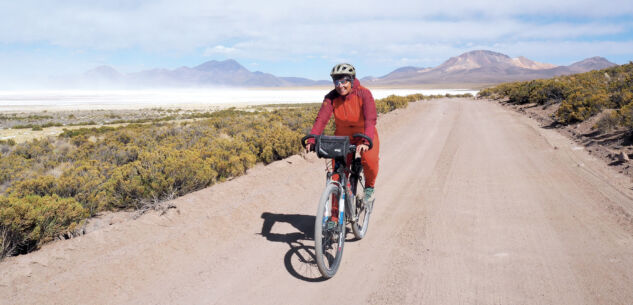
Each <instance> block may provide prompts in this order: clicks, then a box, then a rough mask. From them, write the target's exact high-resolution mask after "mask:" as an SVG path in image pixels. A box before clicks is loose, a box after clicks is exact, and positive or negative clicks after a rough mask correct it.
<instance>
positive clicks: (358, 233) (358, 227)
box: [352, 171, 373, 239]
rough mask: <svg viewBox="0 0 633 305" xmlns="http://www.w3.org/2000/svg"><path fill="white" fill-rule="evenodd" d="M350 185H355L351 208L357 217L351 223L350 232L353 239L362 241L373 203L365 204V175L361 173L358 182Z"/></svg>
mask: <svg viewBox="0 0 633 305" xmlns="http://www.w3.org/2000/svg"><path fill="white" fill-rule="evenodd" d="M352 183H356V194H355V195H356V196H354V197H355V198H356V199H355V201H356V202H354V205H353V207H352V208H354V209H356V210H355V211H356V213H355V215H356V217H357V219H356V221H353V222H352V232H354V237H356V238H358V239H362V238H363V237H365V234H367V228H368V227H369V216H370V215H371V208H372V205H373V202H365V174H363V172H362V171H361V172H360V174H359V179H358V181H352Z"/></svg>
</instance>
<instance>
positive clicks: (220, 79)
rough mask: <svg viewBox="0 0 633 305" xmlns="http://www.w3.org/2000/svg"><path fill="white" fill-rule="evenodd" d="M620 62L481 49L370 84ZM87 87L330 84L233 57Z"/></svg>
mask: <svg viewBox="0 0 633 305" xmlns="http://www.w3.org/2000/svg"><path fill="white" fill-rule="evenodd" d="M614 65H616V64H614V63H612V62H609V61H608V60H606V59H605V58H603V57H591V58H587V59H585V60H582V61H579V62H576V63H573V64H571V65H569V66H555V65H552V64H548V63H539V62H535V61H532V60H530V59H528V58H525V57H517V58H511V57H509V56H507V55H505V54H501V53H497V52H492V51H486V50H476V51H470V52H467V53H464V54H461V55H459V56H456V57H451V58H449V59H448V60H446V61H445V62H444V63H442V64H441V65H439V66H437V67H427V68H420V67H412V66H409V67H401V68H398V69H396V70H394V71H392V72H391V73H389V74H387V75H384V76H381V77H371V76H370V77H365V78H362V79H361V81H362V82H363V83H364V84H366V85H376V86H402V85H409V86H411V85H425V84H437V85H447V84H469V85H473V86H477V84H479V85H483V84H495V83H502V82H508V81H520V80H530V79H537V78H550V77H554V76H558V75H567V74H574V73H582V72H587V71H591V70H597V69H604V68H608V67H611V66H614ZM82 82H83V83H84V84H93V85H97V86H125V87H139V86H140V87H211V86H213V87H218V86H220V87H292V86H317V85H329V84H330V82H329V81H326V80H321V81H315V80H311V79H307V78H301V77H278V76H275V75H273V74H269V73H264V72H260V71H255V72H251V71H249V70H248V69H246V68H245V67H244V66H242V65H240V64H239V63H238V62H237V61H235V60H233V59H227V60H224V61H216V60H211V61H207V62H204V63H202V64H200V65H198V66H195V67H180V68H177V69H174V70H169V69H152V70H146V71H141V72H136V73H129V74H123V73H120V72H118V71H117V70H115V69H114V68H112V67H110V66H100V67H96V68H94V69H92V70H89V71H87V72H86V73H84V75H83V80H82Z"/></svg>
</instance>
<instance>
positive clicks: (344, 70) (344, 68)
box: [330, 63, 356, 79]
mask: <svg viewBox="0 0 633 305" xmlns="http://www.w3.org/2000/svg"><path fill="white" fill-rule="evenodd" d="M343 75H348V76H351V77H352V79H354V78H356V69H355V68H354V66H352V65H350V64H348V63H342V64H338V65H336V66H334V68H332V72H330V76H331V77H332V78H334V76H343Z"/></svg>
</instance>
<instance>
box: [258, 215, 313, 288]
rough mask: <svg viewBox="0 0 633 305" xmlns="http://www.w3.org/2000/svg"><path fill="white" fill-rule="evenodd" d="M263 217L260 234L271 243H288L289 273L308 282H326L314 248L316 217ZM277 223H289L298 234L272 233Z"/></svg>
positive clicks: (287, 268) (285, 262)
mask: <svg viewBox="0 0 633 305" xmlns="http://www.w3.org/2000/svg"><path fill="white" fill-rule="evenodd" d="M261 217H262V218H263V219H264V223H263V224H262V231H261V233H260V234H261V235H262V236H264V237H265V238H266V239H267V240H269V241H273V242H282V243H286V244H288V246H289V247H290V250H288V252H286V255H284V265H285V266H286V270H288V273H290V274H291V275H292V276H294V277H296V278H298V279H300V280H304V281H308V282H320V281H323V280H325V279H324V278H323V277H322V276H321V273H320V272H319V270H318V268H317V265H316V258H315V255H314V246H312V244H313V240H314V216H312V215H298V214H274V213H268V212H264V213H262V216H261ZM276 223H288V224H290V225H291V226H292V227H294V228H295V229H297V231H298V232H291V233H283V234H280V233H272V228H273V226H274V225H275V224H276ZM306 243H307V244H310V246H308V245H306Z"/></svg>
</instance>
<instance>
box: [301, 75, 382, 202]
mask: <svg viewBox="0 0 633 305" xmlns="http://www.w3.org/2000/svg"><path fill="white" fill-rule="evenodd" d="M330 76H331V77H332V81H333V82H334V90H332V91H330V92H329V93H328V94H327V95H326V96H325V99H324V100H323V103H322V104H321V109H320V110H319V114H318V115H317V117H316V119H315V121H314V125H313V126H312V130H311V131H310V134H315V135H320V134H321V133H322V132H323V130H324V129H325V125H327V123H328V121H329V120H330V117H331V116H332V113H334V123H335V126H336V129H335V131H334V135H336V136H348V137H350V141H351V143H352V144H355V145H357V147H356V151H357V152H359V153H361V154H362V155H361V163H362V165H363V171H364V173H365V194H364V196H365V201H366V202H371V201H373V200H374V185H375V183H376V177H377V176H378V160H379V157H378V154H379V152H380V142H379V140H378V130H377V129H376V117H377V115H376V104H375V102H374V97H373V96H372V94H371V91H369V89H367V88H365V87H363V86H361V84H360V82H359V81H358V79H356V69H355V68H354V66H352V65H350V64H348V63H341V64H338V65H336V66H334V67H333V68H332V72H331V73H330ZM355 133H362V134H365V135H366V136H368V137H369V138H370V139H372V142H373V148H372V149H371V150H369V146H368V144H369V143H368V142H367V140H365V139H358V138H352V137H351V136H352V135H354V134H355ZM314 143H315V140H314V139H309V140H308V142H307V145H306V152H310V151H311V148H312V146H313V145H314Z"/></svg>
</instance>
